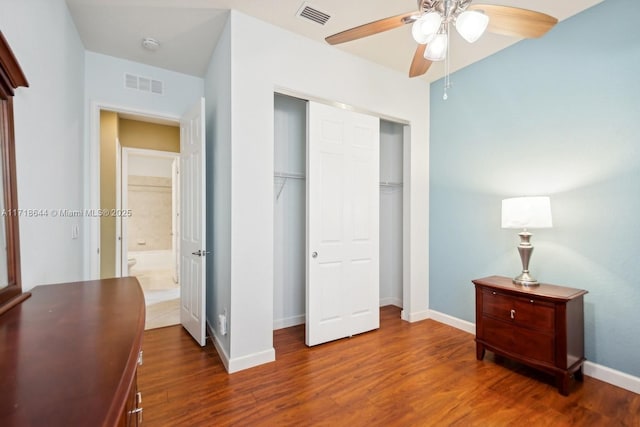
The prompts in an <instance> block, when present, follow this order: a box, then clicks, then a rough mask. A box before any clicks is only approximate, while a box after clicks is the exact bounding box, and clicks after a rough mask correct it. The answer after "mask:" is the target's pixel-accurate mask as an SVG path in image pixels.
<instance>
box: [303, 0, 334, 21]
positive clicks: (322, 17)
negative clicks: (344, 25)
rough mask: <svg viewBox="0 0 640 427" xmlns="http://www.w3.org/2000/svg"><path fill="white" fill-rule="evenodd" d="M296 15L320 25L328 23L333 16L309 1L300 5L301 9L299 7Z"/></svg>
mask: <svg viewBox="0 0 640 427" xmlns="http://www.w3.org/2000/svg"><path fill="white" fill-rule="evenodd" d="M296 16H297V17H299V18H304V19H308V20H310V21H313V22H315V23H317V24H320V25H324V24H326V23H327V21H328V20H329V18H331V15H329V14H328V13H326V12H322V11H321V10H318V8H317V7H315V6H311V5H310V4H309V3H307V2H304V3H302V6H300V9H298V13H296Z"/></svg>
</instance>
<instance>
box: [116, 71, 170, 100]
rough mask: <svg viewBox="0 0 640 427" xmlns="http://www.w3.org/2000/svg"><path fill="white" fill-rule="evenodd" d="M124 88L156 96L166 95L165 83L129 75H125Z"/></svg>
mask: <svg viewBox="0 0 640 427" xmlns="http://www.w3.org/2000/svg"><path fill="white" fill-rule="evenodd" d="M124 87H126V88H127V89H134V90H139V91H141V92H151V93H155V94H156V95H162V94H163V93H164V83H163V82H162V81H160V80H153V79H150V78H148V77H141V76H136V75H134V74H129V73H125V75H124Z"/></svg>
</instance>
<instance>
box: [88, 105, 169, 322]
mask: <svg viewBox="0 0 640 427" xmlns="http://www.w3.org/2000/svg"><path fill="white" fill-rule="evenodd" d="M100 116H101V126H100V133H101V159H100V163H101V164H100V195H101V197H100V199H101V204H100V208H101V210H102V211H103V212H114V213H115V215H108V216H103V217H101V218H100V222H101V224H100V241H101V254H100V255H101V258H100V272H101V277H113V276H116V277H121V276H135V277H137V278H138V281H139V282H140V285H141V288H142V290H143V292H144V296H145V302H146V324H145V329H153V328H157V327H163V326H169V325H176V324H179V323H180V283H179V277H178V276H179V265H178V263H179V261H178V260H179V244H178V242H179V232H178V231H179V225H178V216H179V180H178V162H179V151H180V128H179V123H177V122H168V121H163V122H160V123H159V122H158V120H155V119H150V118H147V117H144V116H134V115H130V114H122V113H117V112H113V111H101V113H100ZM114 141H115V142H114Z"/></svg>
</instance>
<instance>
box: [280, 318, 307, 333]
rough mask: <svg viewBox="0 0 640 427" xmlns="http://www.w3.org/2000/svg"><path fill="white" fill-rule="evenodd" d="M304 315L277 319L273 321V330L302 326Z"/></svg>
mask: <svg viewBox="0 0 640 427" xmlns="http://www.w3.org/2000/svg"><path fill="white" fill-rule="evenodd" d="M305 320H306V319H305V315H304V314H300V315H298V316H291V317H286V318H284V319H277V320H274V321H273V330H274V331H275V330H277V329H284V328H289V327H291V326H298V325H304V323H305Z"/></svg>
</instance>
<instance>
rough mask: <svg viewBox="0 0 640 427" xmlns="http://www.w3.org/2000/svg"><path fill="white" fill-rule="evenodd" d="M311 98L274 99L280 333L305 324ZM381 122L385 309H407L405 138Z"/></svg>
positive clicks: (382, 288) (382, 295)
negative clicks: (404, 292) (404, 301)
mask: <svg viewBox="0 0 640 427" xmlns="http://www.w3.org/2000/svg"><path fill="white" fill-rule="evenodd" d="M306 122H307V102H306V100H303V99H299V98H295V97H291V96H286V95H281V94H275V95H274V181H273V182H274V184H273V185H274V189H273V197H274V200H273V205H274V301H273V304H274V306H273V316H274V318H273V327H274V329H281V328H286V327H289V326H294V325H299V324H303V323H305V287H306V285H305V280H306V278H305V274H306V271H305V265H306V263H305V261H306V260H305V257H306V155H307V154H306V151H307V150H306V140H307V130H306ZM404 128H405V125H403V124H399V123H394V122H391V121H387V120H380V207H379V208H380V245H379V250H380V306H384V305H390V304H392V305H396V306H398V307H402V287H403V156H404V154H403V153H404V151H403V140H404V138H403V134H404Z"/></svg>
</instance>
